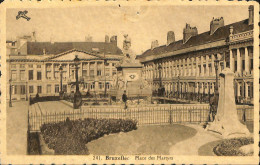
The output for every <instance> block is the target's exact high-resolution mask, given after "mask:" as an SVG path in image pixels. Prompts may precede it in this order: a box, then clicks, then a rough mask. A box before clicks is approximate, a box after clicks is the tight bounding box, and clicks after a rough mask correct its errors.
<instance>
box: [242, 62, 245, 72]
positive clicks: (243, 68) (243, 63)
mask: <svg viewBox="0 0 260 165" xmlns="http://www.w3.org/2000/svg"><path fill="white" fill-rule="evenodd" d="M242 70H245V60H242Z"/></svg>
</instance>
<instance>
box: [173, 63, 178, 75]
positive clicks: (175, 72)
mask: <svg viewBox="0 0 260 165" xmlns="http://www.w3.org/2000/svg"><path fill="white" fill-rule="evenodd" d="M177 66H178V62H177V60H176V59H174V76H175V77H177V76H178V68H177Z"/></svg>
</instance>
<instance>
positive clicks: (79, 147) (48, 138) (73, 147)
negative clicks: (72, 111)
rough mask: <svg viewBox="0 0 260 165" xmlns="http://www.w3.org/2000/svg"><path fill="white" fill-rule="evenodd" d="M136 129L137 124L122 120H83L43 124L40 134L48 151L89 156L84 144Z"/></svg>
mask: <svg viewBox="0 0 260 165" xmlns="http://www.w3.org/2000/svg"><path fill="white" fill-rule="evenodd" d="M135 129H137V122H136V121H133V120H123V119H90V118H87V119H84V120H81V119H79V120H75V121H71V120H70V119H69V118H67V119H66V121H65V122H59V123H51V124H43V125H42V126H41V133H42V135H43V138H44V140H45V142H46V143H47V145H48V147H49V148H50V149H54V151H55V154H60V155H74V154H77V155H86V154H89V152H88V150H87V148H86V146H85V144H86V143H88V142H90V141H92V140H95V139H98V138H100V137H102V136H104V135H105V134H107V135H108V134H110V133H119V132H128V131H131V130H135Z"/></svg>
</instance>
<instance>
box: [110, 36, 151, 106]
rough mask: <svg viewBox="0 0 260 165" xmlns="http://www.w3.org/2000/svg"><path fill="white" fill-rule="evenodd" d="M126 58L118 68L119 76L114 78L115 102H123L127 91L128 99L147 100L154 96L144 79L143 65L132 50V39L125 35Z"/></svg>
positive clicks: (112, 95) (124, 49) (124, 50)
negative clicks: (123, 96)
mask: <svg viewBox="0 0 260 165" xmlns="http://www.w3.org/2000/svg"><path fill="white" fill-rule="evenodd" d="M124 37H125V39H124V41H123V55H124V57H123V58H122V60H121V61H120V62H119V64H118V65H117V66H116V68H117V74H116V76H114V77H113V84H112V86H113V87H112V89H111V91H110V95H111V97H112V99H113V100H116V101H122V95H123V93H124V91H126V95H127V98H129V99H134V98H135V99H138V98H147V97H150V96H151V95H152V89H151V87H150V86H149V84H148V83H147V82H146V80H144V79H143V78H142V68H143V66H142V64H141V63H140V62H139V61H138V60H136V54H135V53H134V52H133V51H132V50H131V49H130V47H131V39H130V38H129V37H128V35H127V34H126V35H124Z"/></svg>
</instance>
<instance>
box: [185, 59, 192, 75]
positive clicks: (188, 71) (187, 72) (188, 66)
mask: <svg viewBox="0 0 260 165" xmlns="http://www.w3.org/2000/svg"><path fill="white" fill-rule="evenodd" d="M190 72H191V69H190V58H189V57H187V71H186V76H191V74H190Z"/></svg>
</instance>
